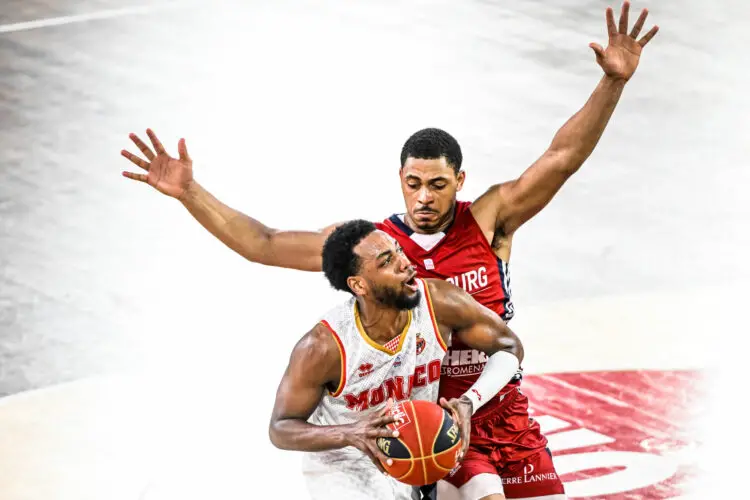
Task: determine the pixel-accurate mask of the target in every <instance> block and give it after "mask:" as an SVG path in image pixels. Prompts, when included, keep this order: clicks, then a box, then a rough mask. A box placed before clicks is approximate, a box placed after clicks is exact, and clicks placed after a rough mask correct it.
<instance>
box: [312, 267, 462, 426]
mask: <svg viewBox="0 0 750 500" xmlns="http://www.w3.org/2000/svg"><path fill="white" fill-rule="evenodd" d="M417 283H418V286H419V289H420V291H421V299H420V302H419V304H418V305H417V307H415V308H414V309H412V310H411V311H410V312H409V320H408V322H407V325H406V327H405V328H404V330H403V332H402V333H401V335H399V336H398V337H396V338H394V339H393V340H392V341H391V342H389V343H387V344H386V345H380V344H377V343H375V342H373V341H372V340H371V339H370V338H369V337H368V336H367V334H366V333H365V331H364V329H363V328H362V324H361V322H360V320H359V313H358V312H357V307H356V301H355V300H354V297H352V298H351V299H349V300H348V301H346V302H345V303H344V304H342V305H341V306H339V307H337V308H335V309H333V310H332V311H330V312H329V313H328V314H326V315H325V316H324V317H323V320H322V321H323V324H324V325H325V326H326V327H327V328H328V329H329V330H330V331H331V335H333V337H334V339H335V340H336V343H337V344H338V347H339V349H340V350H341V359H342V363H341V366H342V370H341V380H340V381H339V386H338V388H337V389H336V391H335V392H333V393H329V394H325V395H324V396H323V399H322V400H321V401H320V403H319V404H318V407H317V408H316V410H315V412H314V413H313V415H312V416H311V417H310V422H311V423H314V424H318V425H338V424H348V423H351V422H353V421H354V420H355V419H356V418H358V417H357V414H358V413H359V412H363V411H376V410H379V409H382V408H383V407H384V406H385V404H386V401H387V400H388V399H389V398H393V399H394V400H395V401H405V400H407V399H420V400H427V401H433V402H437V398H438V386H439V380H440V367H441V363H442V360H443V357H444V356H445V352H446V349H447V347H446V345H445V343H444V342H443V339H442V337H440V332H439V331H438V330H437V326H436V324H435V322H434V320H433V315H432V306H431V304H430V299H429V292H428V290H427V283H425V282H424V281H423V280H421V279H418V280H417Z"/></svg>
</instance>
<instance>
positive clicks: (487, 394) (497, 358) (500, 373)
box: [464, 351, 519, 413]
mask: <svg viewBox="0 0 750 500" xmlns="http://www.w3.org/2000/svg"><path fill="white" fill-rule="evenodd" d="M518 366H519V363H518V358H517V357H516V356H515V355H514V354H511V353H509V352H507V351H498V352H496V353H495V354H493V355H492V356H490V357H489V358H488V359H487V364H485V365H484V370H482V373H481V375H479V378H478V379H477V381H476V382H475V383H474V385H472V386H471V387H470V388H469V390H468V391H466V392H465V393H464V396H466V397H467V398H469V399H470V400H471V402H472V404H473V407H474V409H473V413H476V412H477V410H478V409H479V408H481V407H482V406H484V404H485V403H487V401H489V400H490V399H492V398H494V397H495V396H496V395H497V393H498V392H500V390H501V389H502V388H503V387H505V386H506V385H507V384H508V382H510V380H511V379H512V378H513V375H515V374H516V372H517V371H518Z"/></svg>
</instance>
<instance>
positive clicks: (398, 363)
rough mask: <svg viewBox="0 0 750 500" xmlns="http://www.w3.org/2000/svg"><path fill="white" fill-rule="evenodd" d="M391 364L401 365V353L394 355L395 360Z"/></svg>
mask: <svg viewBox="0 0 750 500" xmlns="http://www.w3.org/2000/svg"><path fill="white" fill-rule="evenodd" d="M393 366H394V367H395V366H401V355H400V354H399V355H398V356H396V360H395V361H394V362H393Z"/></svg>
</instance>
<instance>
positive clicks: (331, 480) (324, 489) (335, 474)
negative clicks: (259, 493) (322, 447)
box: [302, 452, 419, 500]
mask: <svg viewBox="0 0 750 500" xmlns="http://www.w3.org/2000/svg"><path fill="white" fill-rule="evenodd" d="M326 455H327V452H323V453H307V454H306V456H305V458H304V460H303V469H302V475H303V477H304V478H305V483H306V484H307V491H308V493H309V495H310V498H311V499H312V500H339V499H340V500H418V499H419V495H418V493H416V492H415V489H414V488H412V487H411V486H409V485H408V484H404V483H399V482H398V481H396V480H395V479H393V478H392V477H388V476H385V475H384V474H383V473H382V472H380V471H379V470H378V469H377V467H375V465H374V464H373V463H372V462H371V461H370V459H369V458H367V457H365V456H364V455H362V456H361V458H360V457H352V456H351V455H349V456H348V457H346V458H341V459H340V460H332V459H331V457H330V456H326Z"/></svg>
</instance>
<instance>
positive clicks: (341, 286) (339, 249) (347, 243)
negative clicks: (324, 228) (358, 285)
mask: <svg viewBox="0 0 750 500" xmlns="http://www.w3.org/2000/svg"><path fill="white" fill-rule="evenodd" d="M376 229H377V228H376V227H375V224H373V223H372V222H370V221H366V220H362V219H357V220H352V221H349V222H346V223H345V224H342V225H340V226H338V227H337V228H336V230H335V231H333V232H332V233H331V234H330V236H328V238H327V239H326V242H325V244H324V245H323V273H324V274H325V275H326V278H328V282H329V283H330V284H331V286H332V287H333V288H335V289H336V290H342V291H348V292H351V289H350V288H349V285H348V283H347V282H346V280H348V279H349V277H351V276H354V275H356V274H357V273H359V270H360V266H361V265H362V262H361V261H360V258H359V256H358V255H357V254H355V253H354V247H356V246H357V245H359V242H360V241H362V240H363V239H365V237H367V235H369V234H370V233H372V232H373V231H375V230H376Z"/></svg>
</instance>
